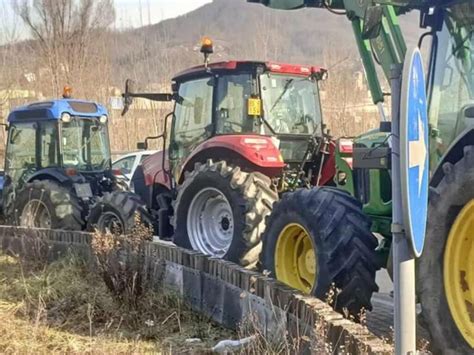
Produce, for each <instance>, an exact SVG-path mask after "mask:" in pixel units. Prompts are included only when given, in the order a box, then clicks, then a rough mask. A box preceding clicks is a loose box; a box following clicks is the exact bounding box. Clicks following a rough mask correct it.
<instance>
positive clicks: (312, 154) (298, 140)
mask: <svg viewBox="0 0 474 355" xmlns="http://www.w3.org/2000/svg"><path fill="white" fill-rule="evenodd" d="M202 52H203V53H204V54H205V58H206V60H205V64H204V65H203V66H198V67H194V68H191V69H189V70H186V71H184V72H182V73H180V74H178V75H177V76H175V77H174V79H173V84H172V93H171V94H153V93H151V94H147V93H136V92H135V90H134V88H133V84H132V82H130V81H127V85H126V92H125V94H124V98H125V111H126V110H127V109H128V107H129V105H130V104H131V103H132V99H133V98H136V97H141V98H147V99H150V100H157V101H171V100H173V101H174V103H175V105H174V110H173V112H172V113H170V114H169V115H167V117H166V119H165V131H164V132H163V134H161V135H160V136H158V137H149V138H147V139H146V140H145V143H139V147H140V148H146V147H147V143H148V141H149V140H150V139H153V138H162V139H163V140H164V141H165V142H164V147H167V149H163V151H162V152H159V153H156V154H155V155H153V156H151V157H149V158H147V159H146V160H145V161H144V162H143V164H142V167H141V168H139V169H138V170H137V172H136V173H135V175H134V177H133V179H132V185H133V188H134V191H135V193H136V194H137V195H138V196H140V199H141V200H142V201H143V203H142V204H141V203H140V199H139V198H138V197H137V198H134V199H131V198H130V197H129V196H128V197H127V195H125V194H123V193H116V194H109V195H106V196H104V198H103V199H102V204H101V205H100V206H98V207H97V208H95V209H94V210H93V211H92V212H91V215H90V220H89V223H93V224H95V225H96V226H97V227H98V228H99V229H100V230H105V229H107V228H109V229H111V228H113V227H114V226H115V227H117V226H119V228H120V229H121V230H122V231H123V232H127V231H128V230H130V228H131V227H132V226H133V224H134V221H133V215H134V214H135V212H136V211H139V212H140V213H141V214H142V216H144V218H145V220H146V221H152V222H150V223H152V224H153V225H154V227H155V230H156V232H157V234H158V235H159V236H160V237H161V238H172V240H173V242H174V243H175V244H177V245H178V246H181V247H185V248H190V249H194V250H197V251H200V252H202V253H204V254H207V255H212V256H215V257H219V258H224V259H226V260H230V261H233V262H236V263H239V264H241V265H244V266H250V267H252V266H255V265H256V264H257V261H258V260H259V256H260V261H261V263H262V267H263V268H265V269H268V270H270V271H271V272H272V274H273V275H276V276H277V277H278V279H280V280H282V281H284V282H286V283H287V284H289V285H292V286H294V287H296V288H299V289H301V290H303V291H306V292H308V293H312V294H314V295H316V296H319V297H324V296H325V294H326V293H327V292H328V290H329V288H330V287H331V284H335V285H336V287H337V288H339V289H341V290H342V291H341V297H340V298H339V300H338V305H337V308H340V309H342V308H346V309H348V311H349V312H350V313H352V314H354V315H357V314H358V313H359V311H360V309H361V308H362V307H364V308H370V296H371V294H372V292H373V291H375V290H377V286H376V284H375V281H374V280H375V272H376V270H377V268H378V265H376V263H375V262H374V260H376V259H377V258H376V256H375V254H374V253H375V251H374V249H375V247H376V246H377V242H376V239H375V237H374V236H373V235H372V233H371V232H370V221H369V219H368V218H367V217H365V216H364V215H363V213H362V209H361V204H360V203H359V202H358V201H356V200H355V199H354V198H352V197H351V196H350V195H349V194H346V193H345V192H342V191H340V190H336V189H335V188H333V187H331V185H333V177H334V175H335V162H334V151H335V144H334V143H333V142H332V141H331V140H330V138H329V136H328V135H327V134H326V133H325V132H324V131H325V130H324V126H323V122H322V114H321V107H320V100H319V88H318V82H319V81H320V80H322V79H324V78H325V77H326V74H327V73H326V70H324V69H322V68H320V67H310V66H299V65H290V64H279V63H271V62H252V61H228V62H221V63H215V64H208V55H209V54H210V53H212V46H211V44H210V43H209V42H208V43H207V44H206V43H204V45H203V48H202ZM169 119H171V133H170V135H168V132H167V127H168V121H169ZM168 136H169V137H170V141H169V144H167V142H166V141H167V140H168ZM279 199H280V200H281V201H280V202H277V201H278V200H279ZM282 202H284V203H282ZM272 211H273V212H272ZM292 215H297V220H298V221H299V222H298V223H293V222H292V223H289V224H288V223H285V221H287V219H288V218H289V217H291V216H292ZM290 219H291V218H290ZM291 220H292V221H294V220H295V219H294V218H292V219H291ZM262 240H263V251H262ZM313 246H314V247H313ZM315 250H317V252H315ZM275 260H276V261H277V262H275ZM296 265H297V266H298V267H296Z"/></svg>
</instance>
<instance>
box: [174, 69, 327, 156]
mask: <svg viewBox="0 0 474 355" xmlns="http://www.w3.org/2000/svg"><path fill="white" fill-rule="evenodd" d="M324 76H325V71H324V70H323V69H321V68H318V67H308V66H296V65H289V64H278V63H271V62H250V61H240V62H239V61H228V62H221V63H214V64H209V65H205V66H199V67H195V68H191V69H189V70H186V71H184V72H182V73H180V74H178V75H177V76H176V77H174V79H173V82H174V88H175V90H176V92H175V95H176V105H175V110H174V120H173V123H172V134H171V136H172V141H171V144H170V153H171V157H172V158H173V159H178V160H180V159H182V158H183V157H186V156H188V155H189V154H190V152H191V151H193V150H194V148H195V147H196V146H197V145H198V144H200V143H201V142H203V141H205V140H207V139H208V138H210V137H212V136H216V135H236V134H237V135H248V134H251V135H265V136H271V137H274V138H275V141H276V142H277V144H278V148H279V149H280V151H281V154H282V156H283V159H284V160H285V162H288V163H291V162H301V161H302V160H303V156H304V154H305V151H306V149H307V145H308V141H309V140H308V139H309V137H313V136H316V137H322V120H321V106H320V101H319V90H318V84H317V82H318V80H320V79H322V78H323V77H324Z"/></svg>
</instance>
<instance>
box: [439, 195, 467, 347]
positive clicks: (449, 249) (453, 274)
mask: <svg viewBox="0 0 474 355" xmlns="http://www.w3.org/2000/svg"><path fill="white" fill-rule="evenodd" d="M444 289H445V293H446V298H447V300H448V305H449V309H450V311H451V315H452V316H453V319H454V322H455V323H456V325H457V327H458V329H459V331H460V332H461V334H462V335H463V337H464V339H465V340H466V342H467V343H468V344H469V345H470V346H471V347H474V200H472V201H471V202H469V203H468V204H467V205H466V206H465V207H464V208H463V209H462V210H461V212H460V213H459V215H458V216H457V218H456V221H455V222H454V224H453V226H452V228H451V230H450V232H449V236H448V242H447V243H446V250H445V253H444Z"/></svg>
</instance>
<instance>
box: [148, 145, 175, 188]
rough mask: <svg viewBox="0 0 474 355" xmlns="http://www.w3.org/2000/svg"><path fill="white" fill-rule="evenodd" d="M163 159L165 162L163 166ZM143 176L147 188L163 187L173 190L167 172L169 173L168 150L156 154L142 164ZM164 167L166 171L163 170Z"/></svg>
mask: <svg viewBox="0 0 474 355" xmlns="http://www.w3.org/2000/svg"><path fill="white" fill-rule="evenodd" d="M163 159H164V160H165V162H164V165H163ZM142 167H143V176H144V181H145V185H146V186H152V185H155V184H157V185H161V186H163V187H164V188H166V189H168V190H171V179H170V176H169V174H167V172H166V171H169V168H170V164H169V160H168V150H167V149H165V150H164V151H159V152H156V153H155V154H152V155H150V156H149V157H147V158H145V160H143V162H142ZM163 167H164V170H163Z"/></svg>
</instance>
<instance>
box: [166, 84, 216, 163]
mask: <svg viewBox="0 0 474 355" xmlns="http://www.w3.org/2000/svg"><path fill="white" fill-rule="evenodd" d="M213 88H214V79H213V78H212V77H209V76H207V77H204V78H199V79H194V80H190V81H187V82H183V83H181V84H180V85H179V91H178V99H177V100H176V106H175V110H174V112H175V118H174V120H173V126H172V129H171V142H170V147H169V150H170V165H171V169H172V171H174V170H175V168H176V167H177V166H179V165H181V164H180V163H182V162H183V160H184V159H185V158H186V157H187V156H188V155H189V154H190V153H191V152H192V151H193V149H194V148H195V147H197V146H198V145H199V144H200V143H202V142H203V141H205V140H206V139H208V138H209V137H211V135H212V134H213V132H214V127H213V124H212V123H213V119H212V101H213V91H214V90H213Z"/></svg>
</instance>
